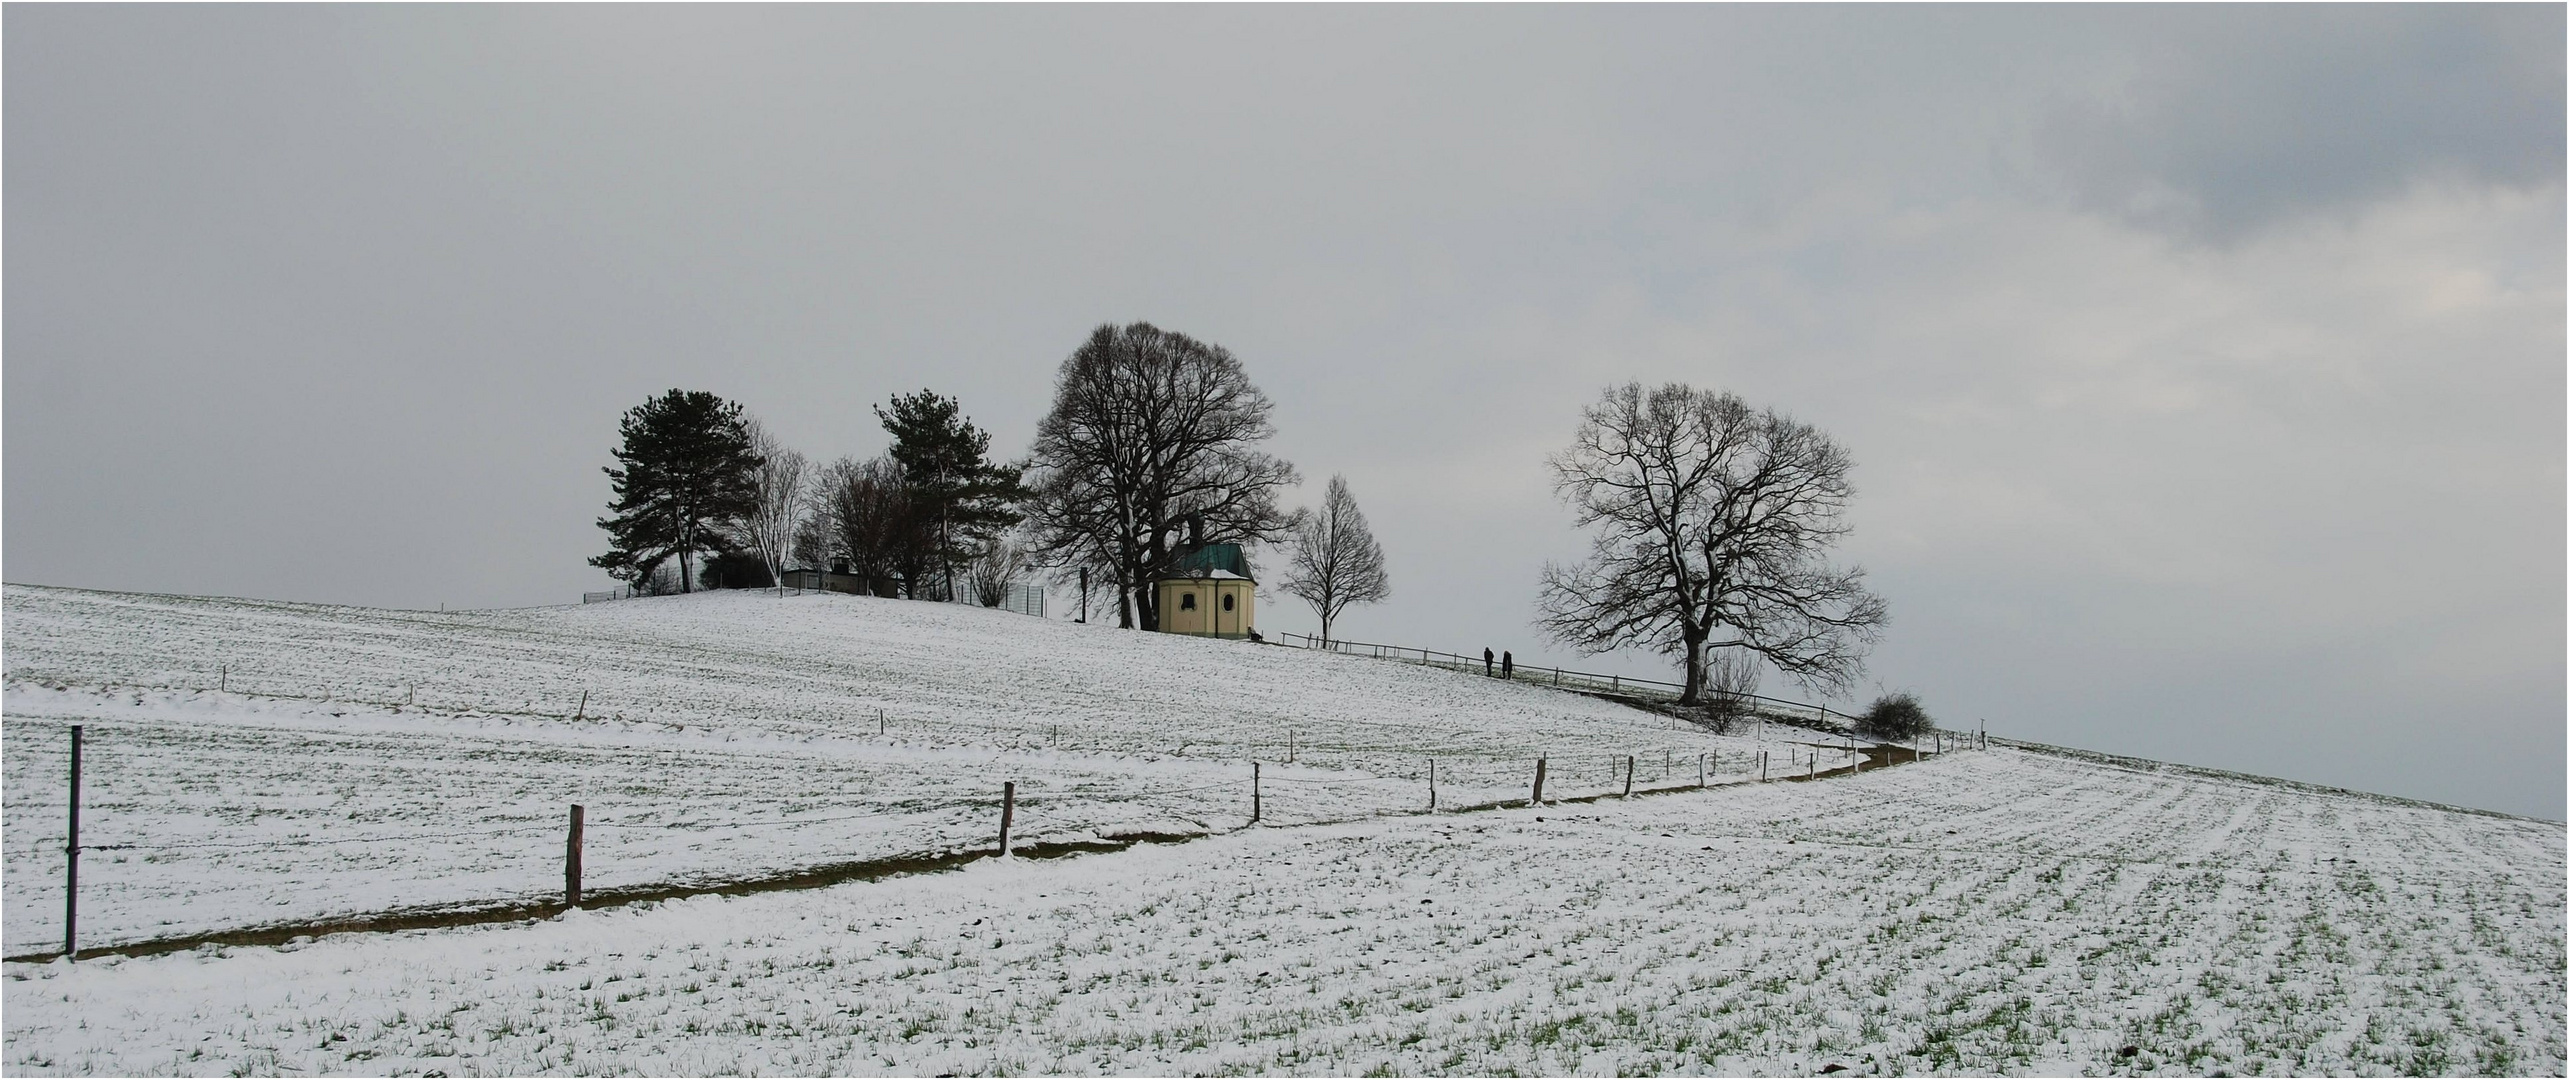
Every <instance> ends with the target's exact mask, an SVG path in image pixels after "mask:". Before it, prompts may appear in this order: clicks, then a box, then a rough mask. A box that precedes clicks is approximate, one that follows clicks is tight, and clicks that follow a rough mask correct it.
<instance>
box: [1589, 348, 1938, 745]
mask: <svg viewBox="0 0 2569 1080" xmlns="http://www.w3.org/2000/svg"><path fill="white" fill-rule="evenodd" d="M1551 464H1552V471H1553V479H1554V485H1555V488H1556V490H1558V491H1559V492H1560V494H1561V497H1562V499H1563V500H1564V501H1566V502H1568V503H1569V504H1570V505H1571V507H1572V508H1573V509H1574V510H1576V511H1577V514H1578V523H1579V525H1580V526H1581V527H1583V528H1594V529H1595V530H1596V532H1595V535H1594V536H1593V537H1592V539H1591V543H1590V549H1589V554H1588V558H1587V559H1585V560H1584V561H1582V562H1579V563H1578V564H1576V565H1572V566H1567V567H1564V566H1559V565H1548V566H1546V567H1544V570H1543V596H1542V604H1543V616H1542V625H1543V627H1544V629H1545V630H1546V631H1547V632H1549V633H1550V634H1551V635H1552V636H1553V637H1554V638H1556V639H1558V640H1560V641H1562V642H1563V643H1565V644H1569V645H1572V646H1575V647H1577V648H1580V649H1582V650H1585V651H1588V652H1592V653H1593V652H1605V651H1607V650H1610V649H1615V648H1620V647H1624V646H1635V645H1638V646H1648V647H1651V648H1656V649H1659V650H1661V651H1663V652H1668V653H1674V654H1679V655H1682V656H1683V657H1684V658H1685V665H1686V690H1685V693H1684V695H1683V696H1682V697H1680V699H1679V700H1680V701H1681V702H1683V703H1686V704H1694V703H1696V702H1697V701H1699V700H1700V699H1701V694H1702V690H1703V686H1704V674H1705V671H1704V668H1705V663H1704V660H1705V654H1706V651H1707V650H1708V649H1744V650H1747V651H1749V652H1753V653H1756V654H1757V655H1758V656H1760V657H1762V658H1763V659H1764V660H1765V661H1766V662H1767V663H1770V664H1773V665H1774V666H1775V669H1776V670H1777V671H1781V672H1783V673H1784V674H1785V675H1786V676H1788V677H1790V678H1792V679H1793V680H1794V681H1795V682H1797V683H1799V684H1801V685H1802V686H1804V687H1806V688H1810V689H1813V690H1822V691H1837V690H1843V689H1844V688H1845V687H1846V686H1847V685H1848V684H1849V683H1850V682H1852V681H1853V680H1854V678H1855V677H1856V676H1857V675H1858V674H1859V673H1860V672H1861V671H1862V670H1863V666H1864V654H1865V651H1866V650H1867V649H1868V648H1869V647H1870V646H1871V645H1872V642H1873V640H1874V638H1875V636H1876V635H1877V634H1878V633H1879V632H1880V629H1881V627H1882V625H1883V624H1884V622H1885V621H1886V620H1887V617H1888V616H1887V614H1886V612H1885V609H1884V607H1883V604H1882V601H1881V600H1880V599H1879V598H1877V597H1875V596H1874V595H1873V594H1871V593H1869V592H1867V591H1865V589H1864V571H1863V570H1862V569H1860V568H1855V567H1848V568H1844V569H1839V568H1836V567H1832V566H1830V565H1828V563H1827V562H1826V561H1825V559H1824V558H1823V555H1824V554H1825V553H1826V551H1827V550H1828V548H1829V547H1830V546H1831V545H1832V544H1834V543H1836V542H1837V539H1838V538H1839V537H1841V536H1843V535H1845V534H1846V532H1847V527H1846V525H1845V522H1844V520H1843V514H1844V512H1845V508H1846V503H1847V500H1848V498H1849V497H1850V496H1851V495H1852V494H1853V489H1852V488H1850V487H1849V486H1848V484H1847V471H1848V469H1849V467H1850V462H1849V460H1848V458H1847V454H1846V451H1845V450H1843V449H1841V448H1840V447H1839V446H1838V445H1837V444H1836V443H1835V442H1832V441H1831V440H1830V439H1829V437H1828V436H1827V435H1825V434H1823V433H1821V432H1820V431H1819V429H1817V428H1814V427H1811V426H1810V425H1807V424H1802V423H1797V422H1795V421H1793V420H1791V419H1790V418H1787V417H1785V416H1783V415H1781V414H1779V413H1776V412H1775V411H1774V410H1772V409H1769V410H1764V411H1760V410H1754V409H1751V408H1749V407H1748V405H1747V403H1745V402H1743V401H1741V400H1740V399H1739V398H1737V397H1735V396H1733V395H1730V394H1721V393H1714V392H1711V391H1705V390H1697V389H1695V388H1693V387H1691V386H1687V385H1684V384H1682V383H1672V384H1669V385H1667V386H1663V387H1660V388H1659V389H1656V390H1644V389H1643V388H1642V386H1641V384H1639V383H1631V384H1627V385H1624V386H1620V387H1615V388H1612V389H1609V390H1607V391H1606V393H1605V396H1604V397H1603V398H1602V399H1600V400H1599V401H1598V402H1597V403H1596V404H1595V405H1592V406H1590V407H1588V409H1586V410H1585V412H1584V415H1583V420H1582V422H1581V423H1580V425H1579V430H1578V434H1577V435H1576V436H1575V437H1574V439H1573V440H1572V442H1571V445H1570V448H1569V449H1568V450H1565V451H1563V452H1561V453H1559V454H1556V455H1554V456H1553V458H1552V462H1551ZM1717 633H1718V634H1719V635H1720V639H1718V640H1717V639H1716V637H1715V635H1716V634H1717Z"/></svg>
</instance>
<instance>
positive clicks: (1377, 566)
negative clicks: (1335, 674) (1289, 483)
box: [1283, 476, 1392, 642]
mask: <svg viewBox="0 0 2569 1080" xmlns="http://www.w3.org/2000/svg"><path fill="white" fill-rule="evenodd" d="M1283 588H1284V591H1285V593H1286V594H1287V595H1290V596H1298V597H1301V598H1302V599H1303V601H1304V602H1306V603H1308V604H1310V605H1311V609H1312V610H1313V611H1316V612H1319V613H1320V640H1321V641H1323V642H1327V641H1329V640H1331V638H1330V628H1331V627H1332V626H1333V625H1334V624H1336V623H1337V621H1338V613H1339V612H1342V611H1345V610H1346V609H1347V607H1348V605H1351V604H1372V603H1379V602H1381V601H1383V600H1386V599H1389V598H1390V597H1391V594H1392V583H1391V577H1390V575H1388V574H1387V573H1385V572H1384V569H1383V546H1382V545H1381V544H1378V543H1375V542H1374V531H1373V529H1372V528H1370V527H1368V526H1367V525H1366V524H1365V512H1364V511H1362V510H1359V509H1357V508H1356V496H1354V495H1353V494H1350V493H1349V492H1348V491H1347V478H1346V477H1344V476H1332V477H1330V478H1329V488H1328V491H1327V492H1326V493H1324V494H1323V495H1322V496H1321V498H1320V509H1318V510H1315V511H1312V512H1309V513H1306V514H1304V515H1302V524H1301V526H1300V527H1298V528H1297V529H1296V530H1295V531H1294V543H1293V562H1292V568H1291V570H1290V572H1289V576H1288V577H1286V579H1285V582H1284V586H1283Z"/></svg>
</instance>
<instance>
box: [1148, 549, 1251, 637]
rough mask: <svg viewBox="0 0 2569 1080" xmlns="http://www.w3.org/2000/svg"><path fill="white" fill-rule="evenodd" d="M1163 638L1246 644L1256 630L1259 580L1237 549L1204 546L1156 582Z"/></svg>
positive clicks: (1189, 554) (1193, 550)
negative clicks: (1241, 640)
mask: <svg viewBox="0 0 2569 1080" xmlns="http://www.w3.org/2000/svg"><path fill="white" fill-rule="evenodd" d="M1152 584H1153V592H1154V593H1155V596H1156V601H1157V604H1158V606H1159V612H1160V632H1161V633H1163V634H1193V635H1195V636H1197V637H1218V638H1245V637H1248V636H1249V632H1250V631H1251V630H1252V629H1254V628H1256V626H1257V624H1258V579H1257V578H1256V577H1254V576H1252V575H1251V574H1250V573H1249V559H1248V557H1247V556H1246V555H1243V554H1241V552H1240V545H1238V544H1204V545H1201V546H1198V547H1195V548H1194V549H1192V550H1190V551H1188V552H1187V553H1186V554H1184V555H1181V556H1179V557H1178V560H1177V562H1176V563H1175V564H1173V565H1171V566H1170V567H1169V569H1168V572H1167V573H1165V574H1162V575H1160V578H1159V580H1158V581H1156V582H1153V583H1152Z"/></svg>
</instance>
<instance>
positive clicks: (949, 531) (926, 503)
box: [874, 390, 1026, 597]
mask: <svg viewBox="0 0 2569 1080" xmlns="http://www.w3.org/2000/svg"><path fill="white" fill-rule="evenodd" d="M874 414H875V415H876V416H877V417H879V418H881V419H882V421H883V430H885V431H888V432H891V433H892V449H891V450H890V451H889V454H890V456H891V458H892V460H893V462H894V463H895V464H898V465H899V466H900V467H901V478H902V483H903V484H904V486H905V487H906V488H907V489H908V493H909V505H910V511H911V513H913V514H914V515H916V519H917V521H918V522H919V524H920V526H921V528H922V533H921V542H922V543H923V544H925V545H926V548H927V550H925V551H922V552H919V553H917V555H918V558H917V559H916V560H915V562H917V563H918V564H920V565H924V566H927V567H931V568H934V569H935V570H936V571H938V572H939V573H941V574H942V576H943V577H944V579H945V586H946V595H948V596H952V595H954V584H955V582H954V577H955V568H956V567H958V566H961V565H963V564H965V563H969V562H971V561H972V560H974V559H976V558H979V557H981V555H982V554H983V553H985V552H987V551H988V550H989V549H990V548H991V546H992V545H994V544H996V543H997V542H998V539H999V536H1000V534H1002V533H1004V532H1006V531H1007V530H1008V529H1009V528H1010V527H1012V526H1014V525H1016V524H1017V523H1018V522H1019V521H1021V520H1024V515H1022V514H1020V513H1018V512H1017V509H1016V506H1017V503H1018V502H1020V501H1021V500H1023V499H1024V498H1025V497H1026V486H1025V484H1024V482H1023V478H1024V476H1025V471H1026V470H1025V466H1023V465H1011V464H1002V463H996V462H993V461H991V460H990V433H989V432H986V431H983V430H981V429H980V428H978V427H975V426H973V423H972V421H971V419H970V418H968V417H966V416H964V415H963V409H962V406H961V404H959V403H958V402H956V401H955V399H953V398H950V397H943V396H940V395H938V394H937V393H936V392H935V391H931V390H921V391H919V392H918V393H915V394H895V395H893V397H892V402H891V407H890V408H889V409H886V408H883V407H882V406H876V407H875V410H874ZM912 595H913V596H914V597H915V596H916V595H917V586H916V584H915V583H913V585H912Z"/></svg>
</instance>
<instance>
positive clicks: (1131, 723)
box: [0, 585, 1807, 955]
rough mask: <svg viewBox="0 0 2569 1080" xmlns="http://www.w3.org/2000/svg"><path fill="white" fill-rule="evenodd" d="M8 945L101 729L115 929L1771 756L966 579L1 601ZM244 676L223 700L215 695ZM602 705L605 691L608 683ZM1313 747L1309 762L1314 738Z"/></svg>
mask: <svg viewBox="0 0 2569 1080" xmlns="http://www.w3.org/2000/svg"><path fill="white" fill-rule="evenodd" d="M5 598H6V626H7V638H6V652H7V684H6V690H5V695H6V696H5V715H6V724H5V739H6V753H5V756H4V757H5V781H6V812H5V820H0V840H5V847H0V852H5V865H4V866H0V870H5V880H0V907H5V918H0V939H5V943H6V948H7V951H8V954H10V955H18V954H23V953H26V952H30V951H37V950H44V949H50V948H58V947H59V942H60V939H61V933H62V929H61V927H62V893H61V887H62V855H61V850H62V836H63V828H64V811H63V797H64V790H63V785H64V774H65V765H66V762H65V753H66V749H67V738H66V731H65V729H66V728H67V727H68V726H69V725H71V724H74V723H78V724H83V725H85V731H84V740H85V743H84V745H85V750H84V754H83V770H84V776H83V796H84V798H83V804H84V810H83V821H82V842H83V845H84V847H88V848H103V850H92V851H89V852H88V853H87V854H85V855H84V857H83V860H82V876H81V931H82V932H81V936H80V937H81V942H82V944H83V945H84V946H85V947H94V946H100V945H109V944H115V943H120V942H132V941H142V940H150V939H159V938H171V937H180V936H186V935H189V934H194V933H203V932H208V931H217V930H233V929H242V928H249V927H257V926H269V925H280V924H292V923H298V922H305V921H310V920H315V919H322V918H333V917H345V916H356V915H369V914H380V913H386V912H394V911H420V910H438V909H448V908H457V907H469V906H476V905H487V904H491V903H495V902H524V901H532V900H542V899H550V898H554V897H557V896H558V895H559V891H560V889H561V882H562V847H563V845H562V837H563V830H564V827H565V823H566V819H567V814H568V808H569V806H570V805H571V804H574V803H579V804H582V805H583V806H584V807H585V813H586V817H587V835H586V839H585V842H584V845H583V848H584V860H583V861H584V864H585V865H584V883H585V884H586V885H587V886H588V887H589V888H590V889H591V890H593V891H594V890H611V889H617V888H626V887H641V886H651V885H661V884H684V883H707V882H719V881H736V880H742V879H748V878H755V877H760V876H766V875H772V874H777V873H783V872H789V871H794V870H799V869H806V868H810V867H815V866H823V865H830V864H836V863H845V862H851V861H857V860H865V859H879V858H890V857H902V856H910V855H922V854H936V853H939V852H944V851H951V850H963V849H973V848H980V847H987V846H989V845H990V844H991V843H992V842H993V840H994V834H995V832H996V829H997V825H998V812H999V808H998V796H999V791H1000V786H1001V784H1002V783H1003V782H1005V781H1011V780H1013V781H1016V782H1017V783H1018V785H1019V787H1018V790H1019V803H1018V808H1017V818H1016V822H1015V829H1014V836H1015V837H1016V838H1017V839H1019V840H1020V841H1027V842H1042V841H1046V840H1059V839H1077V838H1083V837H1091V836H1095V835H1098V834H1114V833H1119V832H1200V831H1206V830H1213V829H1227V828H1233V827H1237V826H1239V825H1241V824H1243V823H1245V821H1246V820H1247V817H1248V814H1249V810H1250V765H1249V762H1251V761H1252V760H1262V761H1264V762H1265V763H1266V764H1264V765H1263V766H1262V768H1263V783H1262V791H1261V795H1262V799H1261V802H1262V806H1261V809H1262V811H1263V816H1264V819H1265V820H1267V821H1269V822H1308V821H1314V820H1324V819H1328V820H1337V819H1346V818H1353V817H1364V816H1370V815H1376V814H1388V813H1406V812H1411V811H1415V810H1419V809H1423V808H1424V807H1425V806H1426V804H1427V799H1428V786H1427V773H1428V769H1429V762H1430V759H1431V758H1433V759H1434V760H1435V768H1436V771H1437V774H1438V781H1439V782H1438V791H1437V796H1438V798H1439V800H1440V802H1441V804H1442V805H1445V806H1454V805H1462V804H1468V803H1473V802H1486V801H1493V800H1497V799H1503V798H1511V797H1513V798H1522V797H1524V795H1525V794H1526V788H1527V784H1528V782H1529V781H1530V780H1531V773H1532V764H1533V759H1534V758H1535V757H1536V756H1537V755H1549V756H1550V759H1551V776H1550V779H1549V783H1548V791H1547V793H1548V794H1549V793H1558V794H1573V795H1575V794H1582V793H1593V792H1596V791H1600V790H1607V789H1609V788H1612V789H1616V790H1619V789H1620V786H1621V780H1620V776H1621V772H1620V770H1621V767H1622V765H1623V764H1624V759H1625V758H1626V757H1627V756H1629V757H1632V758H1635V759H1637V760H1636V761H1634V763H1633V764H1634V765H1635V766H1636V771H1637V773H1638V776H1637V780H1638V783H1639V784H1640V786H1642V787H1645V788H1647V787H1653V786H1662V785H1667V784H1681V783H1682V784H1692V783H1694V782H1695V780H1696V777H1697V764H1698V760H1697V755H1709V758H1708V760H1707V761H1706V764H1708V765H1709V766H1710V767H1711V771H1712V772H1713V773H1714V776H1713V779H1714V780H1715V782H1725V781H1728V782H1736V781H1740V780H1744V779H1746V778H1748V776H1749V775H1750V773H1749V770H1750V769H1751V768H1752V767H1753V766H1752V763H1753V762H1754V761H1755V758H1754V756H1753V755H1754V753H1755V751H1756V750H1758V749H1759V748H1760V746H1761V745H1763V746H1765V747H1767V748H1771V749H1772V750H1773V753H1774V759H1775V760H1776V761H1777V762H1779V763H1780V762H1787V761H1791V760H1794V759H1795V756H1796V755H1798V754H1801V753H1802V752H1803V751H1801V750H1800V749H1797V748H1795V747H1792V746H1790V745H1788V743H1787V742H1786V739H1787V737H1788V735H1789V736H1792V737H1800V738H1806V737H1807V736H1806V735H1804V734H1803V733H1799V732H1788V731H1787V730H1786V729H1782V728H1776V729H1773V730H1771V731H1770V732H1768V733H1767V734H1768V735H1770V736H1772V740H1771V741H1768V742H1765V743H1762V744H1761V743H1760V741H1759V740H1758V738H1757V733H1756V732H1755V730H1754V729H1751V730H1749V731H1747V732H1745V736H1746V737H1743V738H1722V737H1716V736H1711V735H1706V734H1702V733H1699V732H1695V731H1693V730H1691V729H1689V730H1686V731H1676V730H1671V725H1670V724H1669V723H1668V722H1667V721H1665V720H1663V719H1660V718H1657V717H1653V716H1650V715H1648V714H1645V713H1640V712H1636V711H1634V710H1631V709H1627V708H1624V707H1621V706H1617V705H1613V704H1611V703H1606V702H1601V701H1597V700H1593V699H1590V698H1584V697H1579V696H1576V695H1571V694H1564V693H1559V692H1555V691H1551V690H1548V689H1542V688H1537V687H1531V686H1526V685H1521V684H1510V683H1507V682H1504V681H1500V680H1494V679H1488V678H1482V677H1476V676H1470V675H1463V674H1458V673H1454V672H1447V671H1440V670H1434V669H1425V668H1418V667H1412V666H1404V665H1401V664H1396V663H1391V662H1387V661H1378V660H1371V659H1362V658H1352V657H1340V656H1330V655H1326V654H1320V653H1312V652H1305V651H1300V650H1291V649H1283V648H1274V647H1261V646H1255V645H1249V644H1245V643H1240V642H1222V641H1208V640H1197V639H1184V638H1174V637H1167V636H1162V635H1152V634H1137V633H1132V632H1129V631H1119V630H1113V629H1108V628H1103V627H1092V626H1079V625H1074V624H1071V623H1068V622H1064V621H1060V620H1050V621H1047V620H1042V619H1033V618H1028V617H1026V616H1022V615H1014V614H1010V613H1006V612H1001V611H990V610H982V609H974V608H965V607H958V606H954V605H947V604H928V603H912V602H905V601H897V600H877V599H866V598H856V597H846V596H835V595H809V596H789V597H778V596H775V595H772V594H752V593H722V594H714V595H701V596H694V597H673V598H662V599H651V600H630V601H622V602H617V603H611V604H599V605H590V606H573V607H563V608H540V609H529V610H519V611H500V612H457V613H436V612H413V611H387V610H379V609H369V608H342V607H320V606H311V605H299V604H281V603H270V602H263V601H252V600H229V599H215V598H199V597H172V596H151V595H135V594H118V593H99V592H85V591H78V590H66V589H49V588H31V587H26V586H17V585H12V586H8V587H7V588H6V590H5ZM223 687H228V689H221V688H223ZM583 695H585V700H584V698H583ZM1289 757H1290V758H1291V759H1292V762H1291V763H1290V764H1287V763H1286V759H1287V758H1289Z"/></svg>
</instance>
